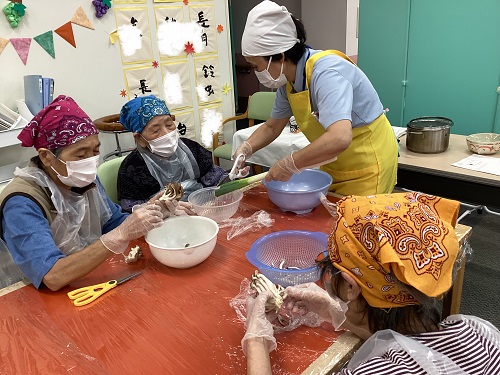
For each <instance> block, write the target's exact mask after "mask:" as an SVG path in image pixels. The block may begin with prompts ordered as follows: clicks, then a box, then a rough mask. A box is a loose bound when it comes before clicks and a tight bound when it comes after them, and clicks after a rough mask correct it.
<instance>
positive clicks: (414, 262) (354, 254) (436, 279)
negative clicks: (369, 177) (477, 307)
mask: <svg viewBox="0 0 500 375" xmlns="http://www.w3.org/2000/svg"><path fill="white" fill-rule="evenodd" d="M458 210H459V203H458V202H455V201H449V200H446V199H442V198H438V197H434V196H428V195H423V194H419V193H407V194H393V195H379V196H368V197H360V196H350V197H346V198H344V199H342V200H341V201H340V202H339V203H338V216H337V220H336V224H335V225H334V228H333V230H332V232H331V235H330V238H329V243H328V247H329V249H328V250H329V255H330V256H329V259H328V258H327V259H324V260H323V261H321V262H320V268H321V272H322V280H323V284H324V286H325V288H326V290H324V289H322V288H320V287H319V286H317V285H316V284H304V285H298V286H295V287H288V288H287V289H286V292H287V294H288V297H287V299H286V300H285V304H286V305H285V306H286V309H288V311H289V312H291V313H294V314H303V313H307V312H315V313H317V314H318V315H319V316H320V317H321V318H323V319H324V320H325V321H329V322H332V324H334V326H335V328H337V327H338V326H339V325H342V328H345V329H349V330H351V331H352V332H354V333H355V334H357V335H358V336H359V337H361V338H363V339H365V340H367V341H366V342H365V343H364V344H363V346H362V347H361V348H360V349H359V350H358V351H357V353H356V354H355V355H354V357H353V358H352V359H351V360H350V362H349V364H348V366H347V368H345V369H343V370H341V371H340V373H341V374H452V373H453V374H462V373H467V374H500V333H499V331H498V329H496V328H495V327H494V326H493V325H492V324H490V323H488V322H486V321H484V320H482V319H480V318H476V317H473V316H464V315H452V316H449V317H445V319H444V320H442V321H441V316H440V312H439V309H438V307H437V300H438V299H440V298H441V297H442V296H443V294H444V293H446V292H447V291H448V289H450V287H451V285H452V281H453V276H454V274H455V271H456V269H455V268H456V266H457V260H459V259H460V257H461V256H462V255H461V254H460V251H459V246H458V241H457V239H456V236H455V232H454V226H455V224H456V218H457V213H458ZM267 298H268V294H266V293H263V294H260V295H259V296H258V297H257V298H255V299H250V300H249V301H248V302H249V304H248V310H249V312H248V319H247V324H246V326H247V332H246V334H245V337H244V338H243V340H242V345H243V350H244V351H245V353H246V355H247V357H248V373H249V374H259V375H263V374H271V370H270V363H269V354H268V352H269V351H271V350H273V349H274V348H275V347H276V340H275V338H274V335H273V327H272V325H271V323H270V322H269V320H268V319H267V318H266V316H265V313H264V304H265V302H266V300H267Z"/></svg>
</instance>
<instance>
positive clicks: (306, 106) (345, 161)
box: [287, 50, 398, 195]
mask: <svg viewBox="0 0 500 375" xmlns="http://www.w3.org/2000/svg"><path fill="white" fill-rule="evenodd" d="M330 54H334V55H337V56H340V57H342V58H344V59H346V60H348V61H350V62H351V63H353V62H352V61H351V60H350V59H349V58H348V57H347V56H346V55H344V54H343V53H342V52H340V51H334V50H330V51H322V52H318V53H316V54H314V55H313V56H311V57H310V58H309V59H308V60H307V62H306V74H305V75H306V79H307V81H306V82H307V86H306V88H307V90H305V91H301V92H295V90H294V89H293V87H292V84H291V83H290V82H288V83H287V95H288V102H289V103H290V106H291V108H292V112H293V115H294V116H295V120H296V121H297V125H298V126H299V128H300V130H301V131H302V132H303V133H304V135H305V136H306V138H307V139H308V140H309V142H313V141H314V140H316V139H317V138H319V137H320V136H321V135H323V134H324V133H325V128H323V126H322V125H321V124H320V123H319V122H318V121H317V120H316V118H315V117H314V116H313V114H312V112H311V111H312V109H311V101H310V96H309V86H310V82H311V76H312V70H313V66H314V63H315V62H316V61H317V60H319V59H320V58H322V57H323V56H326V55H330ZM353 64H354V63H353ZM321 169H322V170H323V171H325V172H327V173H328V174H330V175H331V176H332V178H333V183H332V185H331V186H330V191H333V192H335V193H337V194H342V195H351V194H352V195H371V194H384V193H390V192H392V190H393V188H394V186H395V185H396V177H397V169H398V146H397V141H396V137H395V136H394V131H393V130H392V127H391V124H390V123H389V120H388V119H387V117H386V116H385V114H382V115H380V116H379V117H378V118H376V119H375V120H374V121H373V122H372V123H370V124H368V125H365V126H362V127H360V128H353V129H352V142H351V144H350V146H349V147H348V148H347V149H346V150H345V151H344V152H342V153H341V154H340V155H338V157H337V160H335V161H333V162H331V163H329V164H325V165H323V166H321Z"/></svg>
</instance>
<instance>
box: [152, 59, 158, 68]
mask: <svg viewBox="0 0 500 375" xmlns="http://www.w3.org/2000/svg"><path fill="white" fill-rule="evenodd" d="M151 66H152V67H153V68H155V69H156V68H158V61H156V60H154V61H153V62H152V63H151Z"/></svg>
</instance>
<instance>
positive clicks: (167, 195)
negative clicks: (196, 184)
mask: <svg viewBox="0 0 500 375" xmlns="http://www.w3.org/2000/svg"><path fill="white" fill-rule="evenodd" d="M183 195H184V189H183V188H182V185H181V184H180V183H178V182H170V183H169V184H168V185H167V186H165V192H164V193H163V195H162V196H161V197H160V200H161V201H171V200H174V199H175V200H179V199H181V198H182V196H183Z"/></svg>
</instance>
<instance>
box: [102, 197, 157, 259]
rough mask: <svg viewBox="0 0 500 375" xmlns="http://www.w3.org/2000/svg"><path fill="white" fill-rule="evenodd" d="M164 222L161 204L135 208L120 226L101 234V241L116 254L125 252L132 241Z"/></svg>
mask: <svg viewBox="0 0 500 375" xmlns="http://www.w3.org/2000/svg"><path fill="white" fill-rule="evenodd" d="M162 223H163V214H162V212H161V209H160V207H159V206H157V205H155V204H147V205H145V206H142V207H140V208H138V209H135V210H134V211H133V212H132V213H131V214H130V215H129V216H128V217H127V218H126V219H125V220H124V221H123V223H121V224H120V225H119V226H118V227H116V228H115V229H113V230H112V231H110V232H108V233H106V234H103V235H102V236H101V242H102V243H103V245H104V246H106V248H107V249H108V250H109V251H112V252H113V253H115V254H121V253H123V252H124V251H125V250H126V249H127V247H128V244H129V242H130V241H132V240H135V239H136V238H139V237H141V236H144V235H145V234H146V233H148V232H149V231H150V230H151V229H154V228H157V227H159V226H160V225H161V224H162Z"/></svg>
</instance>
